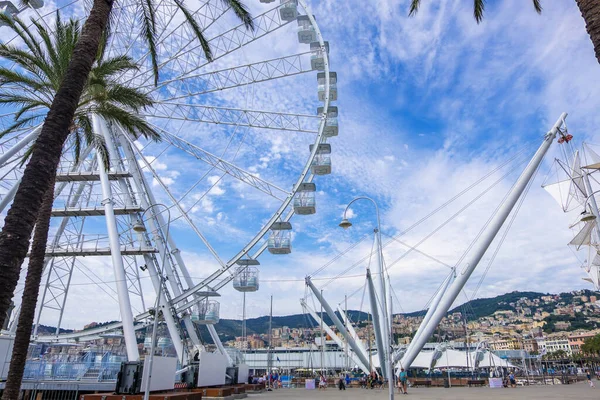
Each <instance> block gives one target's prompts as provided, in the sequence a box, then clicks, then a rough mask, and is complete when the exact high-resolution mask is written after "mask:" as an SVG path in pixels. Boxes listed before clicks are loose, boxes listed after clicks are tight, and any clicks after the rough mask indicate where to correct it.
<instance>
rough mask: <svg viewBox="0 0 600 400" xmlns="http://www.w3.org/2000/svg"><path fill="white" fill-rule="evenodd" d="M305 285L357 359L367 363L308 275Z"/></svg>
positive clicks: (364, 363)
mask: <svg viewBox="0 0 600 400" xmlns="http://www.w3.org/2000/svg"><path fill="white" fill-rule="evenodd" d="M306 285H307V286H308V287H309V288H310V290H312V292H313V293H314V295H315V297H316V298H317V300H319V303H321V305H322V306H323V309H324V310H325V312H326V313H327V315H329V318H331V320H332V321H333V323H334V324H335V326H336V328H337V329H338V331H339V332H340V333H341V334H342V336H344V339H346V342H348V344H349V345H350V347H351V348H352V350H353V351H354V353H355V354H356V356H357V357H358V358H359V360H360V361H361V362H362V363H363V365H369V360H367V358H366V357H365V355H364V354H361V353H360V348H359V347H358V345H357V344H356V341H354V339H352V337H350V335H349V334H348V331H347V330H346V328H345V327H344V324H343V323H342V321H340V319H339V318H338V317H337V315H335V313H334V312H333V309H332V308H331V306H330V305H329V303H327V301H325V299H324V298H323V296H321V292H319V290H318V289H317V288H316V287H315V285H314V284H313V283H312V281H311V280H310V277H308V276H307V277H306Z"/></svg>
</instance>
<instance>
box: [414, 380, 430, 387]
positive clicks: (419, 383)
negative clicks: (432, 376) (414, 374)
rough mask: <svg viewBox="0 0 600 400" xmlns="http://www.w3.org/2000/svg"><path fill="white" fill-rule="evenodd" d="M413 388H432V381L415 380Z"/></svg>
mask: <svg viewBox="0 0 600 400" xmlns="http://www.w3.org/2000/svg"><path fill="white" fill-rule="evenodd" d="M412 386H413V387H417V386H427V387H429V386H431V381H430V380H428V379H413V381H412Z"/></svg>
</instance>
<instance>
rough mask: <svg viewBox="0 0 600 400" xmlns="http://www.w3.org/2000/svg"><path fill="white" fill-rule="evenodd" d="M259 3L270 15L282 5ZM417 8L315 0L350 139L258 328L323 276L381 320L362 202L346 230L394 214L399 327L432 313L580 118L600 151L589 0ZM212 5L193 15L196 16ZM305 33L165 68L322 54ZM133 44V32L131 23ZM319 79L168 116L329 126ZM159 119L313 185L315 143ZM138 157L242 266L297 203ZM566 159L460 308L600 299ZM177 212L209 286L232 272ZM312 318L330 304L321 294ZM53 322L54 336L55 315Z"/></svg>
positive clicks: (487, 260)
mask: <svg viewBox="0 0 600 400" xmlns="http://www.w3.org/2000/svg"><path fill="white" fill-rule="evenodd" d="M247 3H248V5H249V8H250V10H251V12H252V13H253V14H254V15H259V14H260V13H261V12H265V11H267V10H269V9H270V8H272V6H273V4H274V3H273V4H262V3H259V2H258V1H256V0H247ZM408 3H409V1H404V0H403V1H401V0H378V1H358V0H347V1H334V0H321V1H318V2H317V1H310V5H311V7H312V12H313V14H314V15H315V17H316V19H317V23H318V25H319V28H320V30H321V32H322V35H323V37H324V39H325V40H327V41H328V42H329V45H330V49H331V50H330V62H331V70H332V71H335V72H336V73H337V76H338V100H337V101H336V102H334V104H335V105H336V106H338V107H339V110H340V116H339V124H340V133H339V136H337V137H334V138H331V139H330V140H329V141H328V142H329V143H331V146H332V165H333V166H332V168H333V172H332V174H331V175H328V176H324V177H317V179H316V180H315V183H316V184H317V213H316V214H315V215H311V216H294V218H293V219H292V225H293V251H292V253H291V254H289V255H271V254H269V253H268V252H264V253H263V254H262V255H261V257H260V258H259V260H260V263H261V265H260V279H261V284H260V290H259V291H258V292H255V293H249V294H247V296H246V316H247V317H258V316H261V315H266V314H268V313H269V298H270V296H271V295H272V296H273V302H274V306H273V314H274V315H286V314H295V313H301V312H302V308H301V306H300V303H299V299H300V298H301V297H303V296H305V294H306V286H305V284H304V278H305V277H306V276H311V277H313V279H314V282H315V285H316V286H317V287H318V288H319V289H322V290H323V294H324V296H325V297H326V298H327V299H328V301H329V302H330V303H331V304H332V305H337V304H340V303H341V304H343V303H344V300H345V296H346V297H347V304H348V308H352V309H361V310H363V311H367V310H368V307H369V305H368V296H366V297H363V293H364V283H365V279H364V273H365V268H366V267H367V266H368V265H369V264H370V265H371V267H372V268H375V264H376V259H375V258H374V257H371V258H370V257H369V254H370V253H371V249H372V246H373V228H374V227H375V222H376V219H375V210H374V208H373V207H372V205H371V204H369V203H368V202H364V201H362V202H357V203H355V205H353V206H352V208H351V210H350V212H349V216H350V217H351V219H352V221H353V223H354V226H353V227H352V228H351V229H348V230H342V229H341V228H339V227H338V226H337V225H338V223H339V221H340V219H341V217H342V213H343V211H344V208H345V206H346V205H347V204H348V203H349V202H350V201H351V200H352V199H353V198H355V197H357V196H369V197H371V198H372V199H374V200H375V201H376V203H377V204H378V206H379V211H380V217H381V232H382V236H383V243H384V244H385V247H384V260H385V263H386V265H387V267H388V273H389V276H390V279H391V281H392V286H393V288H394V292H395V300H394V311H399V312H400V311H406V312H410V311H417V310H422V309H423V308H424V307H425V306H426V304H427V303H428V301H429V300H430V298H431V297H432V296H433V294H434V293H435V291H436V288H437V287H438V286H439V285H440V284H441V282H442V281H443V280H444V278H445V277H446V276H447V275H448V274H449V273H450V268H451V267H453V266H455V265H457V267H458V269H459V270H460V269H462V268H464V265H465V262H466V260H465V259H463V255H464V253H465V251H466V250H467V249H468V248H469V246H470V244H471V243H472V241H473V240H474V239H475V238H476V237H477V235H478V233H479V231H480V229H481V228H482V227H483V225H484V224H485V222H486V221H487V220H488V218H489V217H490V216H491V215H492V213H493V212H494V210H495V208H496V207H497V205H498V204H499V203H500V202H501V200H502V199H503V197H504V196H505V194H506V193H507V192H508V190H509V189H510V188H511V186H512V184H513V183H514V181H515V180H516V178H517V177H518V174H519V173H520V171H521V170H522V169H523V168H524V166H525V164H526V162H527V160H528V158H529V157H531V156H532V155H533V153H534V152H535V150H536V148H537V147H538V146H539V145H540V144H541V143H542V138H543V135H544V134H545V133H546V132H547V131H548V130H549V129H550V128H551V127H552V125H553V124H554V122H555V121H556V120H557V119H558V117H559V116H560V114H561V113H562V112H567V113H568V114H569V117H568V119H567V123H568V127H569V132H570V133H571V134H573V136H574V142H575V145H576V146H579V145H581V143H582V142H583V141H587V142H591V143H594V142H599V141H598V139H597V138H596V136H597V134H596V128H597V127H598V126H600V115H599V114H598V113H597V110H598V109H599V106H600V95H599V89H600V80H598V79H597V78H596V77H597V75H598V74H600V65H599V64H598V62H597V60H596V59H595V56H594V52H593V47H592V43H591V41H590V39H589V36H588V35H587V33H586V31H585V24H584V21H583V19H582V18H581V15H580V13H579V11H578V9H577V6H576V2H575V1H561V2H557V1H546V2H544V3H543V6H544V10H543V13H542V15H538V14H536V13H535V11H534V9H533V7H532V6H531V5H530V4H529V2H523V1H518V0H506V1H502V2H498V1H490V2H488V4H487V8H486V15H485V19H484V21H483V22H482V23H481V24H477V23H476V22H475V20H474V18H473V15H472V10H471V8H470V7H471V5H472V2H468V1H462V0H439V1H426V0H423V4H422V7H421V8H420V10H419V13H418V14H417V15H416V16H414V17H408V16H407V14H408V7H409V4H408ZM196 4H198V2H189V6H190V8H192V7H195V6H196ZM49 7H50V6H49ZM75 13H77V12H75ZM234 23H235V21H234V20H233V19H232V17H231V16H226V17H225V18H222V19H221V20H219V21H218V22H217V23H215V24H213V25H211V26H210V27H209V29H208V30H207V32H210V33H211V34H212V32H218V31H219V30H221V31H224V30H226V29H227V27H231V26H232V25H233V24H234ZM294 25H295V24H290V25H289V26H286V27H284V28H282V29H279V30H277V31H275V32H273V33H272V34H270V35H267V36H266V37H265V38H263V39H261V40H258V41H256V42H253V43H252V44H250V45H248V46H246V47H244V48H243V49H242V50H239V51H237V52H234V53H232V54H231V55H229V56H227V57H223V58H221V59H218V60H217V61H215V62H214V63H213V64H211V65H206V66H203V67H202V69H199V70H198V71H196V70H193V71H192V70H190V68H189V67H188V66H186V65H184V63H183V62H181V61H180V62H179V63H177V62H175V61H173V62H171V63H170V64H166V66H165V67H164V69H163V70H162V71H163V72H161V73H162V74H163V75H162V76H163V79H165V80H168V79H175V80H177V79H178V78H181V76H182V74H188V75H189V74H194V73H196V74H197V73H198V72H200V73H202V72H204V71H216V70H219V69H222V68H229V67H232V66H235V65H245V64H250V63H253V62H257V61H260V60H267V59H274V58H278V57H283V56H288V55H293V54H298V53H301V52H306V51H308V45H303V44H299V43H298V41H297V39H296V33H295V26H294ZM121 28H123V31H126V30H127V26H126V25H119V28H118V29H121ZM174 46H175V45H174ZM174 46H173V47H168V46H165V48H164V49H163V51H164V54H163V56H164V57H165V58H168V55H169V53H171V55H172V53H173V52H175V53H176V52H177V51H176V50H175V49H174ZM139 54H143V52H142V53H139ZM139 54H137V56H139ZM315 75H316V73H315V72H311V73H307V74H301V75H298V76H294V77H290V78H289V79H287V78H286V79H285V80H284V79H281V80H279V79H277V80H272V81H267V82H263V83H260V84H256V85H250V86H244V87H239V88H233V89H229V90H223V91H220V92H216V93H210V94H204V95H202V96H189V97H185V96H187V95H186V93H189V92H186V90H187V91H192V90H193V89H190V88H188V87H186V86H185V85H178V84H174V85H170V86H167V87H166V88H163V89H161V91H160V92H159V96H160V97H161V98H162V99H163V101H175V100H168V99H170V98H178V97H179V96H184V97H183V98H182V99H180V100H178V101H180V102H185V103H186V104H195V105H210V106H221V107H232V108H240V109H250V110H269V111H278V112H289V113H299V114H310V115H315V114H316V108H317V107H318V106H319V104H320V103H319V102H318V99H317V98H316V76H315ZM190 81H191V82H192V83H193V82H194V79H191V80H190ZM165 99H167V100H165ZM188 117H189V118H190V119H194V118H198V116H197V115H196V114H193V115H192V114H188ZM148 118H149V120H150V121H152V122H153V123H155V124H157V125H158V126H160V127H162V128H164V129H166V130H169V131H170V132H173V133H176V134H177V135H178V136H180V137H182V138H184V139H186V140H188V141H189V142H191V143H194V144H195V145H197V146H199V147H202V148H203V149H206V150H207V151H209V152H211V153H212V154H222V157H223V158H224V159H226V160H228V161H229V162H232V163H234V164H236V165H237V166H239V167H240V168H243V169H245V170H247V171H249V172H251V173H253V174H255V175H256V176H260V177H261V178H263V179H265V180H267V181H269V182H272V183H274V184H275V185H277V186H278V187H281V188H283V189H285V190H289V188H291V186H292V185H293V183H294V182H295V180H296V179H298V176H299V174H300V172H301V171H302V167H303V165H304V163H305V162H306V158H307V157H308V146H309V144H310V143H312V142H313V141H314V138H315V136H314V135H312V134H307V133H303V132H280V131H273V130H265V129H254V128H245V127H238V128H236V127H227V126H223V125H210V124H201V123H194V122H190V121H188V122H185V123H182V122H180V121H178V120H174V119H168V118H162V117H161V116H160V113H159V112H150V113H149V116H148ZM311 135H312V136H311ZM137 144H138V146H139V148H141V149H142V151H143V152H144V154H145V155H146V157H147V158H148V159H149V160H150V161H151V162H152V164H153V166H154V169H155V170H156V172H157V174H158V175H159V176H160V178H161V180H162V182H163V183H164V184H165V185H166V186H168V187H169V190H170V191H171V193H173V194H174V196H175V197H176V198H178V199H179V198H181V197H182V196H183V197H184V199H183V200H182V201H181V204H182V206H183V207H184V209H186V210H189V212H188V215H190V218H191V219H192V220H193V222H194V224H195V225H196V227H197V229H198V230H200V231H202V232H203V234H204V235H205V236H206V237H207V238H208V241H209V242H210V243H211V245H213V247H214V248H215V251H216V252H217V253H218V254H219V256H220V257H221V258H222V259H223V260H224V261H227V260H229V259H230V258H231V257H233V256H234V255H235V254H236V253H237V252H238V251H240V249H241V248H243V247H244V246H245V244H246V243H247V242H248V240H250V239H251V238H252V237H253V236H254V235H255V234H256V232H258V230H259V229H260V227H261V226H262V225H263V224H264V223H266V221H268V219H269V218H270V216H271V215H273V213H274V212H275V210H276V209H277V207H278V205H279V204H280V201H279V200H277V199H275V198H273V197H271V196H267V195H265V194H263V193H261V192H259V191H257V190H255V189H254V188H250V187H248V185H246V184H244V183H241V182H239V181H238V180H236V179H235V178H232V177H231V176H224V177H222V178H221V174H220V173H219V172H218V171H215V170H210V169H209V168H208V166H207V165H206V164H204V163H202V162H201V161H199V160H196V159H194V158H193V157H190V156H189V155H186V154H185V153H184V152H182V151H181V150H178V149H175V148H174V147H173V146H168V145H166V144H165V143H161V144H150V145H146V144H145V143H143V141H140V142H138V143H137ZM560 156H561V149H560V147H559V145H558V144H554V145H553V147H552V148H551V150H550V152H549V154H548V155H547V157H546V159H545V161H544V164H543V165H542V167H541V169H540V171H539V172H538V173H537V175H536V176H535V179H534V182H533V184H532V185H531V188H530V190H529V191H528V193H527V196H526V198H525V200H524V201H523V203H522V205H521V206H520V207H519V212H518V214H517V216H516V217H515V219H514V222H513V223H512V224H511V227H510V230H509V231H508V232H507V233H506V235H504V231H501V233H500V235H501V236H504V239H503V240H502V243H501V244H502V245H501V247H499V250H497V251H496V246H497V245H498V244H499V242H500V241H499V240H496V241H495V242H494V243H493V244H492V246H491V249H490V251H488V253H487V254H486V256H485V257H484V258H483V260H482V261H481V263H480V265H479V266H478V268H477V269H476V271H475V273H474V274H473V276H472V278H471V280H470V281H469V283H468V284H467V286H466V287H465V290H464V293H463V294H462V295H461V296H460V297H459V299H458V301H457V304H458V302H463V301H465V300H467V299H470V298H476V297H491V296H495V295H498V294H502V293H505V292H510V291H514V290H532V291H540V292H553V293H556V292H561V291H570V290H576V289H583V288H591V287H590V285H589V284H588V283H586V282H584V281H583V280H582V278H583V277H584V276H585V275H584V273H583V271H582V270H581V269H580V268H579V265H580V264H581V261H582V260H583V259H585V255H581V254H577V255H576V254H574V253H573V251H572V249H570V248H569V247H568V246H567V243H568V242H569V241H570V240H571V238H572V235H573V234H572V232H571V231H570V230H569V229H568V227H569V224H570V223H571V222H572V220H573V216H572V215H566V214H564V213H563V212H562V210H561V209H560V207H559V206H558V205H557V204H556V203H555V202H554V200H553V199H552V198H551V197H550V196H549V195H548V194H547V193H546V192H545V191H544V190H543V189H542V188H541V184H542V182H544V180H545V179H546V177H547V175H548V174H549V172H551V171H552V169H551V166H552V161H553V159H554V158H555V157H560ZM488 175H489V176H488ZM486 176H487V178H485V179H483V180H482V181H481V182H480V183H479V184H478V185H476V186H475V187H473V188H472V189H470V190H468V191H467V192H466V193H465V194H464V195H462V196H460V197H458V198H457V199H456V200H455V201H453V202H452V203H450V204H448V205H445V204H446V203H447V202H448V201H449V200H451V199H452V198H453V197H455V196H456V195H458V194H460V193H461V192H463V190H465V189H467V188H469V187H470V186H471V185H472V184H474V183H475V182H478V181H479V180H480V179H482V178H484V177H486ZM147 177H148V178H149V179H150V181H151V182H152V184H151V186H152V187H153V189H155V192H156V196H157V198H158V200H159V201H161V202H163V201H164V202H165V203H168V204H172V201H171V200H170V198H169V197H168V195H167V194H166V193H165V192H164V191H163V190H162V189H161V187H160V186H161V185H160V184H159V182H158V181H157V180H156V179H153V178H152V177H151V176H150V175H148V174H147ZM198 179H200V183H199V184H198V185H197V186H195V185H194V184H195V182H196V181H198ZM190 188H193V189H190ZM188 189H189V190H190V194H189V195H187V196H184V194H185V193H186V192H187V191H188ZM207 190H208V192H207ZM443 205H445V206H443ZM441 206H443V207H441ZM465 207H466V208H465ZM463 208H464V210H463V211H461V209H463ZM436 210H437V212H436V213H435V214H433V215H432V216H430V217H429V218H427V219H426V220H424V221H422V219H423V218H424V217H426V216H428V215H429V214H430V213H432V212H433V211H436ZM171 212H172V217H173V219H175V222H173V223H172V225H171V232H172V233H171V234H172V235H173V237H174V239H175V240H176V241H177V243H178V247H179V248H180V249H181V251H182V254H183V256H184V259H185V260H186V264H187V265H188V268H189V269H190V274H191V275H192V278H193V279H194V281H199V280H201V279H202V278H203V277H206V276H208V275H209V274H210V273H212V272H213V271H216V270H217V269H218V268H219V265H218V262H217V261H215V259H214V258H213V257H212V256H211V255H210V253H209V252H208V251H207V249H206V246H204V244H203V243H202V241H201V240H199V238H198V237H197V236H196V235H195V232H194V230H193V229H191V228H190V227H189V226H188V225H186V224H184V223H183V221H182V219H181V218H178V217H180V215H181V214H180V213H179V211H178V210H177V209H176V208H173V209H172V210H171ZM417 223H418V224H417ZM415 224H417V225H415ZM88 226H89V227H90V228H92V230H93V231H94V232H96V233H100V232H102V230H103V229H105V228H104V225H103V221H101V220H98V221H95V222H90V224H89V225H88ZM392 237H395V238H396V240H392V239H391V238H392ZM424 239H425V240H424ZM263 240H264V239H261V243H262V241H263ZM406 244H408V245H409V246H416V245H417V244H418V247H417V250H418V251H410V252H407V249H408V247H407V246H406ZM494 253H495V255H494ZM251 254H252V253H251ZM81 262H82V264H83V266H82V267H81V268H80V269H79V271H80V272H81V271H83V269H84V268H85V269H86V271H88V275H89V271H90V270H93V271H94V273H95V274H97V276H98V279H100V280H103V281H105V282H106V285H104V287H105V288H108V287H109V286H111V285H112V283H114V277H113V275H112V272H111V266H110V263H109V260H106V259H101V258H90V257H87V258H85V259H83V260H82V261H81ZM143 281H144V282H143V288H144V289H143V291H144V292H146V293H145V294H146V304H149V303H150V302H152V301H153V295H152V293H151V288H150V287H149V282H148V279H143ZM73 283H74V285H73V286H72V288H71V290H70V292H69V298H68V305H67V310H68V312H67V313H66V316H65V318H64V322H63V326H64V327H67V328H80V327H81V326H82V325H83V324H86V323H89V322H91V321H104V320H110V319H119V315H118V307H116V305H117V304H116V303H115V301H114V300H113V299H112V298H111V296H109V295H108V294H107V293H106V292H104V291H102V290H100V289H98V288H97V287H96V286H95V285H92V284H91V283H90V281H89V279H88V278H86V277H85V276H84V275H81V274H79V275H77V276H74V277H73ZM106 290H107V291H108V292H109V293H112V297H114V293H113V292H111V289H106ZM220 294H221V297H220V298H219V299H218V300H219V301H220V303H221V316H222V317H223V318H241V316H242V294H241V293H239V292H236V291H235V290H233V288H232V287H231V284H229V285H227V286H226V287H225V288H224V289H223V290H222V291H220ZM136 301H137V300H134V301H133V302H134V303H136ZM309 304H310V305H313V304H314V303H313V299H312V298H311V297H310V296H309ZM136 307H137V308H138V309H141V308H142V306H141V305H139V304H138V303H136ZM42 320H43V321H44V322H45V323H48V324H52V319H51V318H50V317H48V318H47V319H44V318H43V319H42Z"/></svg>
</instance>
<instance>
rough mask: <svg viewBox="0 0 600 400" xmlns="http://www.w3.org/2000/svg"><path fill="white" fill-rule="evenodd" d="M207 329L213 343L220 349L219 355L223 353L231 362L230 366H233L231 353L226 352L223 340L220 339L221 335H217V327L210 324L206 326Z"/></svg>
mask: <svg viewBox="0 0 600 400" xmlns="http://www.w3.org/2000/svg"><path fill="white" fill-rule="evenodd" d="M206 327H207V328H208V333H210V337H211V338H212V340H213V342H214V343H215V345H216V346H217V348H218V349H219V353H221V354H223V355H224V356H225V357H227V361H228V362H229V365H233V360H232V359H231V357H230V356H229V353H227V352H226V351H225V347H224V346H223V342H221V338H219V334H218V333H217V330H216V329H215V326H214V325H213V324H208V325H206Z"/></svg>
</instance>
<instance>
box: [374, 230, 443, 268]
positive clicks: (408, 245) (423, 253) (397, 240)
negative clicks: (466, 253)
mask: <svg viewBox="0 0 600 400" xmlns="http://www.w3.org/2000/svg"><path fill="white" fill-rule="evenodd" d="M381 234H382V235H384V236H387V237H389V238H390V239H392V240H395V241H396V242H398V243H400V244H401V245H403V246H405V247H408V248H409V249H412V251H415V252H417V253H419V254H421V255H422V256H425V257H427V258H429V259H430V260H432V261H435V262H436V263H438V264H441V265H443V266H444V267H446V268H454V267H453V266H452V265H450V264H446V263H445V262H443V261H442V260H440V259H438V258H435V257H434V256H432V255H429V254H427V253H425V252H424V251H422V250H419V249H417V248H416V247H413V246H411V245H410V244H408V243H406V242H403V241H402V240H400V239H398V238H396V237H394V236H392V235H388V234H386V233H384V232H381Z"/></svg>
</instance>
